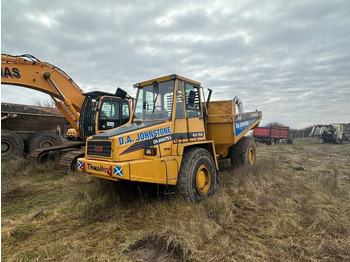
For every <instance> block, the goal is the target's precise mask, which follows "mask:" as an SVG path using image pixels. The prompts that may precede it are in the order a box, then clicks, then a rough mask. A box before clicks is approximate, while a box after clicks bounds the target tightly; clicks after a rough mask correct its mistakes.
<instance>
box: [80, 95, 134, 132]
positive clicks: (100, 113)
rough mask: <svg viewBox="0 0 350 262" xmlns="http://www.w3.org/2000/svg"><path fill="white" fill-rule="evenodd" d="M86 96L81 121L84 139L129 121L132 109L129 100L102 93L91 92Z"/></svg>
mask: <svg viewBox="0 0 350 262" xmlns="http://www.w3.org/2000/svg"><path fill="white" fill-rule="evenodd" d="M85 96H86V98H85V100H84V103H83V106H82V110H81V112H82V115H81V116H80V120H79V127H80V134H81V136H82V137H88V136H93V135H95V134H98V133H103V132H105V131H107V130H110V129H113V128H116V127H119V126H121V125H124V124H126V123H127V122H128V121H129V119H130V108H129V103H128V101H127V100H125V99H122V98H120V97H117V96H115V95H113V94H110V93H105V92H100V91H95V92H89V93H86V94H85Z"/></svg>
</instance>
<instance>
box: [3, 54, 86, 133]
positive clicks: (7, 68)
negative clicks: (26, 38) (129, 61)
mask: <svg viewBox="0 0 350 262" xmlns="http://www.w3.org/2000/svg"><path fill="white" fill-rule="evenodd" d="M1 84H8V85H18V86H22V87H27V88H30V89H34V90H38V91H40V92H43V93H45V94H48V95H50V96H51V97H52V98H53V99H54V100H55V103H56V106H57V107H58V108H59V109H60V111H61V112H62V114H63V115H64V116H65V117H66V118H67V120H68V121H69V123H70V124H71V125H72V126H73V127H74V129H76V131H77V132H78V133H79V128H78V126H77V124H76V122H77V121H79V113H80V111H81V107H82V104H83V102H84V99H85V96H84V92H83V91H82V90H81V89H80V88H79V87H78V85H77V84H76V83H75V82H74V81H73V79H72V78H70V77H69V76H68V75H67V74H66V73H65V72H64V71H63V70H61V69H60V68H58V67H56V66H54V65H52V64H49V63H46V62H41V61H40V60H39V59H37V58H35V57H34V56H32V55H20V56H12V55H6V54H2V55H1ZM57 99H58V100H61V101H62V102H63V103H64V105H65V106H66V107H67V108H68V109H69V111H70V113H69V112H68V111H67V110H66V109H65V107H64V106H63V105H62V104H61V103H60V102H59V101H57Z"/></svg>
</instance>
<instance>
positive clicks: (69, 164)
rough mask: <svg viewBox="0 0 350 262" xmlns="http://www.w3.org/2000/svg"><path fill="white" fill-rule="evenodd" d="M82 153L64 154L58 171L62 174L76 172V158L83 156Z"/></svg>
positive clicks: (82, 151)
mask: <svg viewBox="0 0 350 262" xmlns="http://www.w3.org/2000/svg"><path fill="white" fill-rule="evenodd" d="M84 153H85V151H84V149H79V150H73V151H68V152H67V153H64V154H63V155H62V156H61V158H60V163H59V169H60V171H61V172H62V173H64V174H67V173H69V172H74V171H76V166H77V159H78V157H81V156H84Z"/></svg>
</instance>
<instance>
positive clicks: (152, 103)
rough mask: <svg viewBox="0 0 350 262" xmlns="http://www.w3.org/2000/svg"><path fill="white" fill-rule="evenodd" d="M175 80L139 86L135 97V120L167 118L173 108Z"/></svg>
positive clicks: (169, 116)
mask: <svg viewBox="0 0 350 262" xmlns="http://www.w3.org/2000/svg"><path fill="white" fill-rule="evenodd" d="M174 83H175V80H170V81H165V82H160V83H159V87H158V86H156V85H155V84H151V85H148V86H144V87H141V88H140V89H139V92H138V95H137V98H136V107H135V114H134V119H135V120H142V121H147V120H148V121H149V120H169V119H171V112H172V108H173V93H174Z"/></svg>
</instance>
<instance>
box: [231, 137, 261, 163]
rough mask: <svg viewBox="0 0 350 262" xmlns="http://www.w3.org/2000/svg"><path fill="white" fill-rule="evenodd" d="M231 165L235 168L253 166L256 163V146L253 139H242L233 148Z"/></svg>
mask: <svg viewBox="0 0 350 262" xmlns="http://www.w3.org/2000/svg"><path fill="white" fill-rule="evenodd" d="M230 157H231V164H232V166H233V167H240V166H252V165H254V164H255V162H256V144H255V142H254V139H253V138H251V137H242V138H241V139H240V140H239V141H238V142H237V144H235V145H233V146H232V147H231V152H230Z"/></svg>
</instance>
